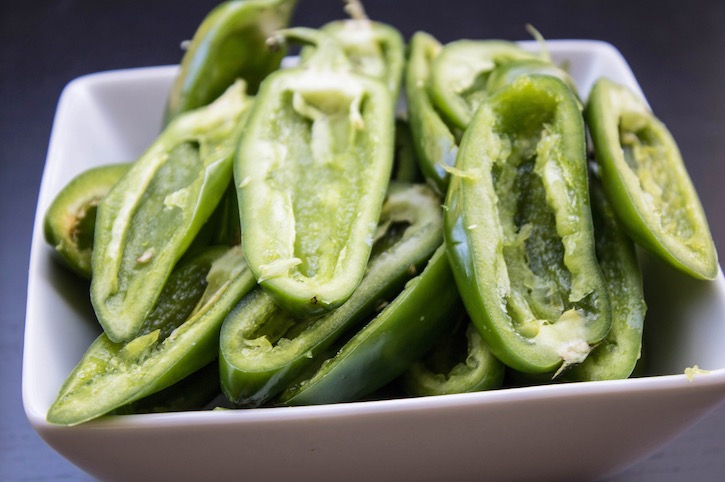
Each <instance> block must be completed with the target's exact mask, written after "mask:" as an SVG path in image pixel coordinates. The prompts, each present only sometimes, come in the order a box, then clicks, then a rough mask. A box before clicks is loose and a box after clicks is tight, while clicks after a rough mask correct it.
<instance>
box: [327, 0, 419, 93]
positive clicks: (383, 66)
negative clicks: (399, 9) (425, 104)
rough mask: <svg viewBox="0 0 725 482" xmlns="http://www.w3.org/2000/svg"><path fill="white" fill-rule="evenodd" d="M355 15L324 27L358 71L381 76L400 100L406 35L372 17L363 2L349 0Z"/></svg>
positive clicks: (377, 77) (348, 8)
mask: <svg viewBox="0 0 725 482" xmlns="http://www.w3.org/2000/svg"><path fill="white" fill-rule="evenodd" d="M345 3H347V11H348V13H349V14H350V16H351V18H350V19H347V20H337V21H334V22H330V23H328V24H326V25H324V26H323V27H322V31H323V32H325V33H327V34H328V35H331V36H333V37H334V38H335V40H337V41H338V42H339V43H340V46H341V47H342V49H343V51H344V52H345V55H346V56H347V58H348V60H349V61H350V63H351V64H352V68H353V70H354V71H355V72H357V73H360V74H364V75H368V76H370V77H372V78H374V79H379V80H381V81H383V82H384V83H385V85H387V86H388V89H390V92H391V93H392V94H393V98H394V99H397V98H398V94H399V92H400V83H401V79H402V76H403V67H404V66H405V47H404V42H403V37H402V36H401V35H400V32H398V30H397V29H395V28H394V27H392V26H390V25H386V24H384V23H380V22H376V21H373V20H370V19H369V18H368V17H367V15H366V14H365V11H364V10H363V8H362V4H361V3H360V2H359V1H346V2H345Z"/></svg>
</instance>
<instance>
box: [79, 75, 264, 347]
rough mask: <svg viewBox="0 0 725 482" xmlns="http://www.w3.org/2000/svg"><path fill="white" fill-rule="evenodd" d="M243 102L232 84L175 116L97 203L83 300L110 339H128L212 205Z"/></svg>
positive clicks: (226, 172) (226, 179) (225, 180)
mask: <svg viewBox="0 0 725 482" xmlns="http://www.w3.org/2000/svg"><path fill="white" fill-rule="evenodd" d="M251 103H252V100H251V99H250V98H249V97H247V96H246V94H245V92H244V85H243V83H241V82H239V83H236V84H234V85H233V86H232V87H230V88H229V89H228V90H227V92H225V94H224V95H223V96H222V97H220V98H219V99H217V100H216V101H215V102H214V103H212V104H210V105H209V106H207V107H203V108H200V109H198V110H196V111H191V112H188V113H186V114H184V115H183V116H180V117H178V118H177V119H176V120H175V121H174V122H172V123H171V124H169V126H168V127H167V128H166V129H165V130H164V132H163V133H161V135H160V136H159V137H158V138H157V139H156V141H155V142H154V143H153V144H152V145H151V146H150V147H149V148H148V149H147V150H146V152H145V153H144V154H142V155H141V157H140V158H139V159H138V160H137V161H135V162H134V164H133V165H132V166H131V168H130V169H129V170H128V172H126V174H125V175H124V176H123V177H122V178H121V179H119V181H118V182H117V183H116V184H115V185H114V186H113V188H112V189H111V190H110V191H109V192H108V194H107V195H106V196H104V198H103V199H102V200H101V202H100V203H99V204H98V213H97V216H96V227H95V234H94V245H93V258H92V280H91V302H92V303H93V308H94V310H95V312H96V316H97V317H98V320H99V322H100V323H101V326H103V329H104V331H105V332H106V334H107V335H108V337H109V338H110V339H111V340H112V341H114V342H121V341H130V340H132V339H134V338H135V336H136V334H137V333H138V330H139V328H140V327H141V325H142V324H143V321H144V319H145V318H146V316H148V314H149V312H150V311H151V309H152V308H153V306H154V304H155V302H156V298H157V297H158V295H159V293H160V292H161V290H162V288H163V286H164V284H165V282H166V279H167V278H168V276H169V274H170V273H171V270H172V269H173V267H174V265H175V264H176V262H177V261H178V260H179V259H180V258H181V257H182V255H183V254H184V253H185V252H186V249H187V248H188V247H189V245H190V243H191V242H192V241H193V240H194V238H195V237H196V235H197V233H198V232H199V230H200V229H201V227H202V226H203V225H204V223H205V222H206V221H207V219H208V218H209V216H210V215H211V213H212V212H213V211H214V209H215V208H216V206H217V204H218V202H219V200H220V198H221V196H222V195H223V193H224V188H225V187H226V186H227V185H228V184H229V183H230V182H231V178H232V158H233V155H234V149H235V147H236V140H237V139H238V136H239V131H240V129H241V128H242V127H243V126H244V124H243V119H244V116H245V115H246V114H247V111H248V110H249V107H250V105H251Z"/></svg>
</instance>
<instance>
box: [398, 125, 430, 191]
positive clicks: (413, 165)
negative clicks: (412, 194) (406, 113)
mask: <svg viewBox="0 0 725 482" xmlns="http://www.w3.org/2000/svg"><path fill="white" fill-rule="evenodd" d="M391 178H392V179H394V180H396V181H402V182H411V183H420V182H423V181H424V180H425V179H424V177H423V173H422V172H421V170H420V166H419V165H418V158H417V157H416V154H415V141H413V135H412V134H411V132H410V124H408V122H406V121H404V120H402V119H396V121H395V157H394V164H393V173H392V176H391Z"/></svg>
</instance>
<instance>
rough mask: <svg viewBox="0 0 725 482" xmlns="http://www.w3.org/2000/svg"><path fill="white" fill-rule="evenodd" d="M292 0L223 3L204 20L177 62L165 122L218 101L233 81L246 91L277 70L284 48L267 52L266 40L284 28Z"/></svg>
mask: <svg viewBox="0 0 725 482" xmlns="http://www.w3.org/2000/svg"><path fill="white" fill-rule="evenodd" d="M296 3H297V2H296V0H235V1H228V2H223V3H221V4H220V5H218V6H217V7H215V8H214V9H213V10H212V11H211V12H209V14H208V15H207V16H206V17H205V18H204V20H203V21H202V23H201V25H199V28H198V29H197V31H196V33H195V34H194V37H193V39H192V40H191V42H190V43H189V46H188V48H187V50H186V53H185V54H184V58H183V59H182V61H181V68H180V71H179V75H178V76H177V77H176V79H175V80H174V84H173V85H172V87H171V92H170V94H169V99H168V102H167V106H166V112H165V124H168V123H169V122H170V121H171V120H172V119H173V118H175V117H176V116H177V115H179V114H181V113H182V112H186V111H189V110H193V109H197V108H199V107H202V106H205V105H207V104H209V103H211V102H212V101H213V100H215V99H216V98H218V97H219V96H220V95H221V94H222V93H223V92H224V91H225V90H226V89H227V88H228V87H229V86H230V85H232V84H233V83H234V82H235V81H236V80H237V79H244V81H245V82H246V83H247V86H248V90H249V92H250V93H255V92H256V91H257V89H258V87H259V84H260V83H261V82H262V80H264V78H265V77H266V76H267V75H268V74H269V73H270V72H272V71H274V70H277V68H278V67H279V64H280V62H281V60H282V57H284V54H285V51H284V49H278V50H270V49H268V48H266V41H267V39H268V38H269V37H270V36H271V35H272V34H273V33H274V32H275V31H276V30H278V29H280V28H284V27H286V26H287V22H288V21H289V18H290V16H291V15H292V11H293V9H294V6H295V4H296Z"/></svg>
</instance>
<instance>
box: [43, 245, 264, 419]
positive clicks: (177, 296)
mask: <svg viewBox="0 0 725 482" xmlns="http://www.w3.org/2000/svg"><path fill="white" fill-rule="evenodd" d="M254 286H255V281H254V277H253V276H252V274H251V272H250V271H249V270H248V269H247V265H246V263H245V262H244V255H243V253H242V249H241V247H239V246H236V247H233V248H212V249H209V250H205V251H203V252H200V253H199V254H197V255H195V256H193V257H191V258H190V259H189V260H187V261H182V262H181V263H180V264H179V266H178V267H177V268H176V269H175V270H174V273H173V274H172V276H171V277H170V278H169V282H168V283H167V284H166V285H165V287H164V291H163V292H162V293H161V296H159V298H158V302H157V303H156V305H155V307H154V309H153V311H152V312H151V313H150V315H149V316H148V317H147V318H146V319H145V320H144V322H143V325H142V327H141V330H140V332H139V335H138V336H137V337H136V338H134V339H133V340H131V341H129V342H127V343H115V342H113V341H111V340H110V339H109V337H108V336H107V335H106V334H105V333H104V334H101V335H100V336H99V337H98V338H97V339H96V340H95V341H94V342H93V344H92V345H91V346H90V348H88V350H87V351H86V353H85V354H84V355H83V358H82V359H81V361H80V362H79V363H78V365H77V366H76V367H75V368H74V369H73V371H72V372H71V374H70V375H69V376H68V379H67V380H66V381H65V383H64V384H63V386H62V387H61V389H60V393H59V394H58V398H57V399H56V400H55V402H54V403H53V405H52V406H51V407H50V409H49V410H48V416H47V419H48V421H49V422H51V423H55V424H60V425H76V424H79V423H82V422H85V421H87V420H91V419H93V418H96V417H99V416H101V415H104V414H106V413H108V412H110V411H112V410H114V409H117V408H119V407H122V406H125V405H128V404H129V403H132V402H134V401H135V400H139V399H141V398H144V397H146V396H148V395H150V394H152V393H156V392H158V391H160V390H163V389H164V388H166V387H169V386H171V385H173V384H174V383H176V382H178V381H179V380H182V379H183V378H185V377H186V376H187V375H190V374H191V373H194V372H195V371H197V370H199V369H200V368H202V367H204V366H205V365H207V364H209V363H210V362H211V361H213V360H214V359H215V358H216V357H217V355H218V353H219V330H220V328H221V324H222V320H223V319H224V317H225V315H226V314H227V313H228V312H229V310H230V309H231V308H232V307H233V306H234V305H235V304H236V303H237V301H239V299H240V298H242V297H243V296H244V295H245V294H246V293H247V292H249V291H250V290H251V289H253V288H254Z"/></svg>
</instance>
